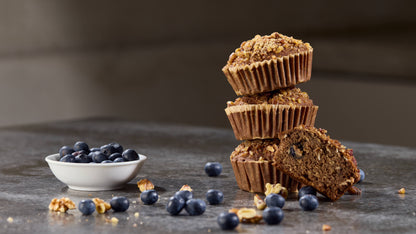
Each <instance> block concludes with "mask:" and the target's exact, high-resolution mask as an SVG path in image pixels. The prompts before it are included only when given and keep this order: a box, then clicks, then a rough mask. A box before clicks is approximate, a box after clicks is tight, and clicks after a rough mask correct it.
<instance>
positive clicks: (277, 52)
mask: <svg viewBox="0 0 416 234" xmlns="http://www.w3.org/2000/svg"><path fill="white" fill-rule="evenodd" d="M312 54H313V49H312V47H311V46H310V45H309V43H304V42H302V41H301V40H297V39H294V38H292V37H287V36H284V35H282V34H279V33H273V34H271V35H268V36H259V35H257V36H255V37H254V38H253V39H251V40H248V41H245V42H243V43H242V44H241V46H240V48H237V49H236V50H235V52H234V53H232V54H231V55H230V58H229V60H228V62H227V65H226V66H224V68H223V69H222V71H223V72H224V74H225V76H226V77H227V80H228V82H229V83H230V85H231V86H232V88H233V89H234V91H235V93H236V94H237V95H238V96H240V97H238V98H237V99H236V100H235V101H229V102H227V108H226V109H225V112H226V114H227V116H228V119H229V120H230V123H231V126H232V128H233V130H234V134H235V137H236V138H237V140H243V142H242V143H241V144H240V145H238V146H237V148H236V149H235V150H234V151H233V152H232V154H231V156H230V160H231V164H232V167H233V170H234V174H235V177H236V181H237V184H238V186H239V187H240V189H242V190H245V191H250V192H264V191H265V190H266V188H265V185H266V183H270V184H276V183H280V184H281V185H282V186H284V187H286V188H287V189H288V191H289V192H297V190H298V189H299V188H300V187H301V186H303V184H302V183H300V182H299V181H301V182H303V183H306V184H308V185H314V183H315V182H316V184H317V186H315V187H319V186H318V185H322V183H321V182H320V181H310V180H308V178H306V179H304V178H303V177H302V176H303V175H304V174H305V173H306V174H308V173H309V174H310V173H312V172H313V173H317V174H319V173H322V172H323V171H325V170H332V169H328V168H326V166H327V165H329V164H333V163H335V164H337V165H338V164H339V165H341V164H343V162H341V161H340V160H338V161H330V160H331V159H328V160H329V161H328V160H327V161H328V163H327V165H323V166H322V163H320V164H321V166H315V167H314V168H312V169H311V168H309V169H307V170H308V171H307V172H305V171H303V172H302V173H303V175H298V174H299V173H295V171H294V170H293V169H292V168H297V170H298V171H297V172H301V171H302V170H303V169H305V168H306V167H304V166H305V165H300V166H299V165H295V164H294V163H293V162H290V163H287V162H289V161H290V160H292V161H293V160H295V161H296V159H300V158H303V157H304V156H305V154H310V155H312V156H311V157H312V161H313V164H315V162H316V164H319V163H318V161H319V160H320V159H319V160H318V159H314V157H316V155H315V153H316V152H318V154H319V152H320V151H319V150H321V149H320V148H322V147H326V148H327V149H328V147H329V148H331V150H330V151H331V152H332V151H333V154H332V153H331V157H332V155H335V154H337V153H338V150H341V151H343V152H346V149H345V147H344V146H342V145H340V144H339V145H338V143H339V142H337V141H332V140H331V141H330V140H329V137H327V136H324V134H321V135H319V134H320V132H319V131H318V130H317V129H315V128H314V124H315V118H316V114H317V112H318V106H316V105H314V104H313V101H312V100H311V99H309V96H308V94H307V93H306V92H302V91H301V90H300V89H299V88H296V87H295V85H297V84H299V83H303V82H306V81H308V80H310V78H311V71H312ZM293 132H295V133H296V134H292V135H293V136H292V137H291V136H290V135H291V133H293ZM317 132H318V133H319V134H318V133H317ZM288 134H289V135H288ZM314 137H316V139H313V138H314ZM282 139H285V140H286V141H285V142H282ZM310 140H312V141H310ZM315 140H316V141H315ZM293 141H295V142H293ZM309 141H310V142H313V144H309V143H307V144H302V145H301V144H300V143H299V142H309ZM289 142H290V144H291V145H290V146H289V148H287V147H286V148H284V147H282V145H283V146H285V145H288V144H289ZM297 144H298V145H297ZM329 144H330V145H329ZM304 145H305V146H307V147H308V148H307V149H306V148H305V149H304V148H303V147H304ZM282 150H285V151H282ZM348 152H349V151H348ZM351 152H352V151H351ZM297 154H300V157H299V158H297ZM287 155H289V159H288V160H289V161H288V160H287V158H285V157H286V156H287ZM290 155H291V156H290ZM327 155H329V154H328V153H327ZM345 155H346V156H345ZM338 156H339V157H338ZM344 156H345V158H348V163H347V164H348V165H347V164H346V165H341V167H339V168H343V167H345V168H347V169H346V170H345V171H346V172H347V173H346V174H345V175H342V177H341V178H339V180H333V181H334V182H335V181H341V183H344V181H347V182H345V183H346V185H345V186H342V189H341V190H343V191H345V190H346V189H347V188H348V187H351V186H352V184H353V183H354V182H356V180H357V178H356V177H357V173H356V172H357V171H356V170H357V169H356V165H354V162H355V159H354V158H353V156H352V153H351V157H350V156H349V154H348V153H345V154H344V155H339V154H337V156H336V157H335V158H338V159H340V158H342V157H344ZM318 157H319V156H318ZM306 158H308V157H306ZM306 158H305V159H306ZM279 160H280V162H281V164H282V165H277V164H276V162H277V161H279ZM308 160H309V159H308ZM314 160H315V161H314ZM317 160H318V161H317ZM305 161H306V160H305ZM323 161H324V160H322V161H321V162H323ZM283 162H285V165H283ZM295 163H299V160H297V162H295ZM300 163H303V162H300ZM308 163H310V162H308ZM355 164H356V162H355ZM296 166H297V167H296ZM354 167H355V168H354ZM279 168H281V169H285V171H286V172H287V173H284V172H283V171H281V170H279ZM316 168H317V169H318V170H319V172H316V171H313V170H315V169H316ZM337 168H338V166H337ZM323 173H325V172H323ZM331 173H332V172H331ZM348 173H349V174H348ZM289 174H290V175H291V176H292V177H291V176H289ZM319 176H320V175H318V177H319ZM325 176H326V175H324V177H325ZM326 177H327V176H326ZM293 178H296V180H295V179H293ZM345 178H347V179H345ZM327 185H329V186H332V184H330V183H327V184H324V185H323V187H325V188H323V189H321V190H319V191H320V192H323V193H324V194H325V195H327V194H328V195H329V196H328V197H330V198H331V199H333V200H336V199H338V198H339V196H340V195H338V194H337V195H334V196H332V195H331V194H330V192H328V193H327V192H326V191H325V189H327ZM344 187H345V188H344ZM337 189H338V188H337ZM341 195H342V193H341ZM331 196H332V197H331Z"/></svg>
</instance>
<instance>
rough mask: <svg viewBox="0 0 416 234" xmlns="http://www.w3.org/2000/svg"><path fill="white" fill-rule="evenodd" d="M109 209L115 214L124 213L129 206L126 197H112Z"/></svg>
mask: <svg viewBox="0 0 416 234" xmlns="http://www.w3.org/2000/svg"><path fill="white" fill-rule="evenodd" d="M110 205H111V209H113V210H114V211H116V212H123V211H126V210H127V209H128V208H129V206H130V202H129V200H128V199H127V198H126V197H113V198H112V199H111V201H110Z"/></svg>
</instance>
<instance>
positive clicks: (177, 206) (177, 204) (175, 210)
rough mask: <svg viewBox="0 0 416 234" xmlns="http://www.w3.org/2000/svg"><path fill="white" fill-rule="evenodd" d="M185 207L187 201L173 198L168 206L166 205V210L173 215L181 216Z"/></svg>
mask: <svg viewBox="0 0 416 234" xmlns="http://www.w3.org/2000/svg"><path fill="white" fill-rule="evenodd" d="M184 207H185V200H184V199H183V198H182V197H171V198H170V199H169V202H168V204H166V210H167V211H168V212H169V214H171V215H177V214H179V213H180V212H181V211H182V209H183V208H184Z"/></svg>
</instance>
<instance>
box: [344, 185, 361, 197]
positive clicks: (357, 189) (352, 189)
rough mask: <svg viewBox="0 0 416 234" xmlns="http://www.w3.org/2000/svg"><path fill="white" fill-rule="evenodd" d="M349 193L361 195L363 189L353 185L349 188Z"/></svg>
mask: <svg viewBox="0 0 416 234" xmlns="http://www.w3.org/2000/svg"><path fill="white" fill-rule="evenodd" d="M347 191H348V193H349V194H351V195H360V194H361V190H360V189H359V188H357V187H355V186H351V187H350V188H349V189H348V190H347Z"/></svg>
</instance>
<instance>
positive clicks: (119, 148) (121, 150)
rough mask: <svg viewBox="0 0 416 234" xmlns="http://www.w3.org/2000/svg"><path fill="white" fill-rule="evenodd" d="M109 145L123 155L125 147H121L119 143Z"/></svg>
mask: <svg viewBox="0 0 416 234" xmlns="http://www.w3.org/2000/svg"><path fill="white" fill-rule="evenodd" d="M109 145H111V146H113V147H114V149H115V150H116V152H117V153H120V154H121V153H123V146H121V145H120V144H119V143H116V142H113V143H110V144H109Z"/></svg>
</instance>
